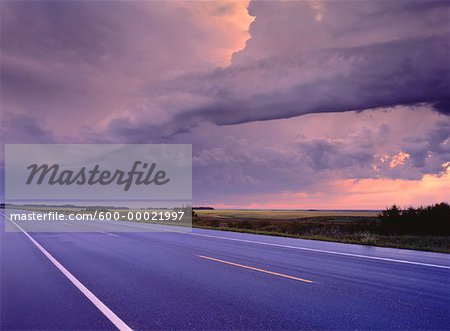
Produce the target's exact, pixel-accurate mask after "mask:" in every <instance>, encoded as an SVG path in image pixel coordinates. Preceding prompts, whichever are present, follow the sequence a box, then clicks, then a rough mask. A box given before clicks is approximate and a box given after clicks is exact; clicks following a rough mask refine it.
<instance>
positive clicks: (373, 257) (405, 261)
mask: <svg viewBox="0 0 450 331" xmlns="http://www.w3.org/2000/svg"><path fill="white" fill-rule="evenodd" d="M120 225H125V226H131V227H134V228H141V229H148V228H149V227H148V226H139V225H137V224H126V223H125V222H124V223H123V224H120ZM152 229H155V230H157V231H165V232H169V233H170V232H172V233H182V234H189V235H193V236H202V237H209V238H216V239H222V240H231V241H238V242H245V243H251V244H257V245H266V246H273V247H281V248H290V249H297V250H302V251H308V252H317V253H325V254H333V255H341V256H349V257H357V258H362V259H369V260H377V261H385V262H394V263H403V264H409V265H418V266H423V267H432V268H440V269H447V270H450V266H446V265H440V264H431V263H423V262H415V261H408V260H398V259H391V258H387V257H379V256H369V255H362V254H354V253H345V252H336V251H329V250H323V249H317V248H307V247H301V246H291V245H282V244H275V243H268V242H263V241H254V240H248V239H238V238H230V237H221V236H213V235H208V234H203V233H194V232H184V231H175V230H166V229H160V228H152Z"/></svg>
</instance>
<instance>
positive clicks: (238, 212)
mask: <svg viewBox="0 0 450 331" xmlns="http://www.w3.org/2000/svg"><path fill="white" fill-rule="evenodd" d="M194 211H195V212H196V213H197V215H198V217H200V218H203V217H204V218H223V219H252V220H255V219H259V220H269V219H271V220H295V219H301V218H313V217H377V214H378V212H379V211H374V210H368V211H366V210H362V211H359V210H265V209H264V210H262V209H214V210H206V209H194Z"/></svg>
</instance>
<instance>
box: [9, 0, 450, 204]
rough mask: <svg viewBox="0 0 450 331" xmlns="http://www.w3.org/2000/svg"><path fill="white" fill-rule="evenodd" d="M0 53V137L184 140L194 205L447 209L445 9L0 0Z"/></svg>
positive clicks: (448, 14)
mask: <svg viewBox="0 0 450 331" xmlns="http://www.w3.org/2000/svg"><path fill="white" fill-rule="evenodd" d="M24 22H26V23H24ZM1 48H2V57H1V68H2V72H1V80H2V85H1V94H2V100H1V109H2V135H3V141H4V143H191V144H192V145H193V196H194V204H195V205H208V206H216V207H224V208H280V209H289V208H293V209H305V208H315V209H381V208H384V207H386V206H387V205H391V204H393V203H398V204H400V205H402V206H408V205H421V204H428V203H435V202H441V201H447V202H449V194H448V192H450V116H449V115H450V102H449V100H450V65H449V61H448V58H449V54H450V3H449V2H448V1H417V0H413V1H375V0H373V1H372V0H369V1H364V2H362V1H359V2H356V1H322V0H309V1H277V2H275V1H211V2H204V1H198V2H184V1H168V2H162V1H133V2H125V1H70V2H66V1H64V2H57V1H33V2H28V1H27V2H23V1H16V2H12V1H11V2H3V3H2V4H1ZM2 176H3V175H2Z"/></svg>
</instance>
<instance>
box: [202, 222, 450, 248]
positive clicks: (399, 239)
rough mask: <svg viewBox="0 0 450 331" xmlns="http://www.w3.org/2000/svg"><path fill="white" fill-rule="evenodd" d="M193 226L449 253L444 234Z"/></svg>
mask: <svg viewBox="0 0 450 331" xmlns="http://www.w3.org/2000/svg"><path fill="white" fill-rule="evenodd" d="M193 227H194V228H199V229H209V230H219V231H230V232H241V233H252V234H261V235H268V236H278V237H287V238H297V239H309V240H320V241H330V242H338V243H345V244H358V245H365V246H377V247H390V248H403V249H411V250H419V251H428V252H437V253H450V237H444V236H439V237H436V236H426V237H421V236H381V235H376V234H368V233H360V234H356V235H341V236H326V235H300V234H289V233H280V232H273V231H261V230H250V229H237V228H223V227H213V226H199V225H196V224H193Z"/></svg>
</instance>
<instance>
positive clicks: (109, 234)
mask: <svg viewBox="0 0 450 331" xmlns="http://www.w3.org/2000/svg"><path fill="white" fill-rule="evenodd" d="M97 232H98V233H103V234H107V235H108V236H111V237H120V236H119V235H117V234H113V233H108V232H103V231H97Z"/></svg>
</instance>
